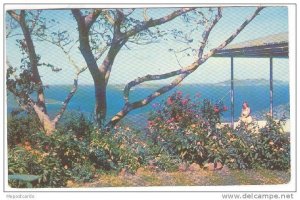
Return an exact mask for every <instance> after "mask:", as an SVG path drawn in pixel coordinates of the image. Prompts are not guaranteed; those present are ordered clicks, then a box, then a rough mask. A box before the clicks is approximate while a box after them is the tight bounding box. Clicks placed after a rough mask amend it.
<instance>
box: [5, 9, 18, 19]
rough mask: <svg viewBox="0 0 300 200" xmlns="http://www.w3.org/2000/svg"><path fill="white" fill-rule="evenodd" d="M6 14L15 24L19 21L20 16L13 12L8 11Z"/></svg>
mask: <svg viewBox="0 0 300 200" xmlns="http://www.w3.org/2000/svg"><path fill="white" fill-rule="evenodd" d="M7 13H8V14H9V15H10V16H11V17H12V18H14V19H15V20H16V21H17V22H19V21H20V15H18V14H17V13H16V12H15V11H13V10H8V11H7Z"/></svg>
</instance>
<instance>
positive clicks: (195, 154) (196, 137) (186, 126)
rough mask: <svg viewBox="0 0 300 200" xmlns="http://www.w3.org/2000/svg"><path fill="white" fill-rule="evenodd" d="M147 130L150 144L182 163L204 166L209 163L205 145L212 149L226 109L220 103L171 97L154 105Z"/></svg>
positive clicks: (196, 97)
mask: <svg viewBox="0 0 300 200" xmlns="http://www.w3.org/2000/svg"><path fill="white" fill-rule="evenodd" d="M154 107H155V111H154V112H152V113H151V115H150V118H149V121H148V128H149V135H150V138H151V139H152V141H153V143H154V144H156V145H157V146H159V147H160V148H161V149H162V150H161V151H165V152H167V153H168V154H170V155H172V156H179V158H180V159H181V160H182V161H185V162H186V161H187V162H191V163H192V162H195V163H198V164H203V163H204V162H205V161H207V160H208V159H210V157H211V156H210V155H209V153H210V152H209V149H208V148H207V145H208V144H210V145H211V146H212V147H213V146H214V144H213V142H214V141H213V140H214V138H215V137H216V135H217V134H218V133H217V124H218V123H220V117H221V114H222V112H224V111H226V110H227V108H226V107H225V106H224V105H223V104H222V103H220V102H218V103H216V104H212V102H211V101H209V100H207V99H204V100H203V101H201V100H200V98H199V95H196V96H195V97H194V98H193V99H191V98H190V97H189V96H186V97H183V95H182V92H180V91H179V92H175V93H173V94H172V95H171V96H170V97H169V98H168V100H167V101H166V102H164V103H162V104H160V105H155V106H154Z"/></svg>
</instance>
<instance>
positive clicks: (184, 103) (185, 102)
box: [181, 99, 189, 105]
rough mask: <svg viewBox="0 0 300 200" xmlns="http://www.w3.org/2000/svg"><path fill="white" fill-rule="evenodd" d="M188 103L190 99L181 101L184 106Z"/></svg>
mask: <svg viewBox="0 0 300 200" xmlns="http://www.w3.org/2000/svg"><path fill="white" fill-rule="evenodd" d="M188 102H189V100H188V99H183V100H182V101H181V103H182V105H186V104H187V103H188Z"/></svg>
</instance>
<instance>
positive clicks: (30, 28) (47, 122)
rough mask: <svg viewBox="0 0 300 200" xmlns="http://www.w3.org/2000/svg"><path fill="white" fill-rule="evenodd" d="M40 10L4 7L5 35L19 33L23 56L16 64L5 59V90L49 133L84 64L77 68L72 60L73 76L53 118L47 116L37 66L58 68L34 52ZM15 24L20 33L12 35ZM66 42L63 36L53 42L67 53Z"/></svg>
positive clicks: (40, 24)
mask: <svg viewBox="0 0 300 200" xmlns="http://www.w3.org/2000/svg"><path fill="white" fill-rule="evenodd" d="M41 12H42V11H36V12H33V11H25V10H20V11H19V13H17V11H12V10H9V11H8V14H9V16H11V19H9V23H7V28H6V37H7V38H8V37H12V36H16V35H23V37H24V39H17V42H18V44H19V48H20V50H21V51H22V53H23V55H24V57H23V58H22V60H21V66H20V68H16V67H13V66H12V65H11V64H10V63H9V61H7V62H6V63H7V82H6V83H7V89H8V91H9V92H11V93H12V94H13V95H14V96H15V98H16V100H17V102H18V103H19V105H20V107H21V108H22V109H24V110H25V111H27V112H33V113H35V114H36V115H37V117H38V119H39V120H40V122H41V125H42V127H43V129H44V130H45V132H46V134H51V133H52V132H53V131H54V130H55V127H56V124H57V123H58V121H59V120H60V119H61V117H62V115H63V113H64V112H65V110H66V108H67V106H68V103H69V102H70V100H71V99H72V97H73V96H74V94H75V92H76V91H77V88H78V76H79V75H80V73H82V72H83V71H84V70H85V68H79V67H78V66H77V65H76V64H75V63H73V66H74V67H76V71H77V72H76V74H75V77H74V83H73V87H72V89H71V91H70V92H69V94H68V95H67V97H66V98H65V100H64V101H63V103H62V105H61V108H60V110H59V112H58V113H57V114H56V115H55V117H54V118H53V119H51V118H50V116H49V115H48V112H47V107H46V102H45V99H46V97H45V93H44V87H45V85H44V84H43V82H42V79H41V76H40V73H39V68H38V67H39V66H42V65H45V66H47V67H51V69H52V71H54V72H58V71H60V70H61V69H60V68H57V67H55V66H53V65H52V64H50V63H40V56H39V55H38V54H37V53H36V50H35V46H34V42H33V39H32V36H33V35H37V36H40V37H41V36H42V35H43V32H44V30H45V29H46V28H47V27H46V25H45V21H44V20H42V19H41V17H40V15H41ZM12 20H14V22H16V23H14V22H13V21H12ZM18 26H19V27H20V28H21V33H17V34H15V35H13V34H12V32H13V29H16V28H17V27H18ZM66 42H68V39H67V37H61V36H60V38H59V39H58V40H57V43H56V44H57V45H58V46H59V47H61V49H62V50H63V52H64V53H65V54H66V56H67V52H66V51H65V50H64V47H63V44H62V43H66ZM17 71H18V72H19V74H18V75H17V74H16V72H17ZM34 94H36V95H37V96H36V100H34V98H33V95H34Z"/></svg>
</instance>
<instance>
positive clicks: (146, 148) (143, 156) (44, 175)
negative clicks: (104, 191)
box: [8, 91, 290, 187]
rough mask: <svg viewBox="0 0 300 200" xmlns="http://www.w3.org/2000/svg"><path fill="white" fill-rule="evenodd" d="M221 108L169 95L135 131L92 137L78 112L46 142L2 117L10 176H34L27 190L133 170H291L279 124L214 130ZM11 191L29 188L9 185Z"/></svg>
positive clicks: (25, 120) (35, 128)
mask: <svg viewBox="0 0 300 200" xmlns="http://www.w3.org/2000/svg"><path fill="white" fill-rule="evenodd" d="M226 111H227V107H226V106H225V105H224V104H223V103H222V102H215V103H213V102H212V101H210V100H208V99H202V98H201V96H200V95H199V94H196V95H195V96H194V97H190V96H188V95H183V94H182V92H180V91H176V92H174V93H173V94H172V95H171V96H170V97H168V99H167V100H166V101H162V102H161V103H156V104H154V105H153V111H152V112H151V113H150V115H149V119H148V126H147V127H146V128H145V129H144V130H135V129H132V128H130V127H128V126H124V125H118V126H115V127H114V128H113V129H111V130H110V132H109V133H107V132H105V133H103V132H101V131H99V129H98V128H96V126H95V125H94V124H93V123H91V122H90V120H88V119H86V118H85V117H84V116H83V115H82V114H72V115H70V116H69V117H65V119H64V120H63V122H62V123H61V124H60V125H59V126H58V128H57V131H56V132H54V133H53V134H52V135H50V136H46V135H45V133H44V132H43V131H41V127H40V126H39V125H38V124H39V123H38V121H37V119H36V118H35V117H33V116H31V115H21V116H18V115H12V116H11V117H9V119H8V173H9V175H16V174H17V175H18V174H21V175H22V174H24V175H37V176H38V177H39V178H38V180H35V181H33V182H32V183H31V185H32V186H33V187H64V186H66V185H67V183H68V182H88V181H92V180H93V179H94V178H95V176H96V175H97V174H99V173H106V172H109V173H118V172H119V171H121V170H126V171H127V172H128V173H134V172H135V171H136V170H137V169H138V168H139V167H143V166H147V167H152V168H153V169H156V170H164V171H176V170H178V168H179V166H180V165H182V164H192V163H197V164H199V165H200V166H204V165H205V164H206V163H216V162H221V163H222V164H223V165H224V164H226V165H227V166H228V167H230V168H232V169H257V168H266V169H274V170H288V169H289V168H290V141H289V137H288V134H286V133H284V131H283V128H282V127H283V124H284V122H285V121H284V119H283V120H279V121H274V120H273V119H272V118H271V117H270V116H267V117H266V121H267V124H266V125H265V126H264V127H262V128H258V127H257V126H256V125H255V124H250V125H245V124H240V126H238V127H237V128H235V129H232V128H230V127H229V126H228V125H221V117H222V114H223V113H224V112H226ZM9 183H10V185H11V186H12V187H28V184H27V183H25V182H24V181H23V182H22V181H17V180H10V181H9Z"/></svg>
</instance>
